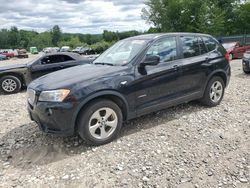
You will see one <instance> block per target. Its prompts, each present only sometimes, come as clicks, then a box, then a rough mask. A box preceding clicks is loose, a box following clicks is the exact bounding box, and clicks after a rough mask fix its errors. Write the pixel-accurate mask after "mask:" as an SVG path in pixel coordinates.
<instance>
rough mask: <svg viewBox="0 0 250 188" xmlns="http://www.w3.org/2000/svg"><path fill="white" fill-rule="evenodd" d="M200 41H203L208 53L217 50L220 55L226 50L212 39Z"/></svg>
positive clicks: (204, 38)
mask: <svg viewBox="0 0 250 188" xmlns="http://www.w3.org/2000/svg"><path fill="white" fill-rule="evenodd" d="M202 40H203V41H204V43H205V45H206V47H207V49H208V51H209V52H211V51H214V50H218V51H219V52H221V53H222V54H225V53H226V50H225V49H224V48H223V47H222V45H221V44H220V43H219V42H217V41H216V40H215V39H213V38H212V37H202Z"/></svg>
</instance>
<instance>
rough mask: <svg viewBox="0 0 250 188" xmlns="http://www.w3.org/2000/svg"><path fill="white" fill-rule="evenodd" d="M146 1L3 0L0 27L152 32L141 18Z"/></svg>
mask: <svg viewBox="0 0 250 188" xmlns="http://www.w3.org/2000/svg"><path fill="white" fill-rule="evenodd" d="M143 2H144V0H0V3H1V4H0V28H10V26H17V27H18V28H19V29H27V30H35V31H38V32H42V31H46V30H48V29H51V28H52V27H53V26H54V25H56V24H57V25H59V26H60V27H61V29H62V30H63V32H70V33H92V34H94V33H95V34H96V33H102V32H103V30H105V29H106V30H112V31H117V30H118V31H127V30H139V31H144V30H146V29H148V27H149V26H148V25H147V24H146V23H145V20H142V19H141V9H142V8H143V7H145V5H144V3H143Z"/></svg>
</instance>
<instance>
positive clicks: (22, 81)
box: [0, 72, 25, 86]
mask: <svg viewBox="0 0 250 188" xmlns="http://www.w3.org/2000/svg"><path fill="white" fill-rule="evenodd" d="M4 76H15V77H17V78H19V79H20V81H21V85H22V86H24V85H25V79H24V76H23V75H22V74H20V73H17V72H4V73H2V74H0V79H2V78H3V77H4Z"/></svg>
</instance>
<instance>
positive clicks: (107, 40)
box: [0, 25, 140, 52]
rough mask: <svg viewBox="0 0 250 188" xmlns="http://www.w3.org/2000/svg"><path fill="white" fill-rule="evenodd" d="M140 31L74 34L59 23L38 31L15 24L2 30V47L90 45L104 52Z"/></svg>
mask: <svg viewBox="0 0 250 188" xmlns="http://www.w3.org/2000/svg"><path fill="white" fill-rule="evenodd" d="M139 34H140V32H138V31H127V32H111V31H107V30H105V31H104V32H103V33H102V34H96V35H91V34H72V33H63V32H62V31H61V29H60V27H59V26H58V25H55V26H54V27H53V28H52V29H51V30H49V31H45V32H41V33H38V32H36V31H26V30H22V29H20V30H19V29H18V28H17V27H15V26H13V27H11V28H10V29H1V30H0V49H19V48H24V49H28V48H29V47H32V46H36V47H37V48H38V49H39V50H42V49H43V48H45V47H62V46H70V47H71V48H72V49H73V48H76V47H78V46H83V47H89V48H92V49H94V50H95V51H96V52H102V51H104V50H105V49H107V48H108V47H109V46H111V45H112V44H113V43H114V42H115V41H118V40H121V39H125V38H127V37H131V36H135V35H139Z"/></svg>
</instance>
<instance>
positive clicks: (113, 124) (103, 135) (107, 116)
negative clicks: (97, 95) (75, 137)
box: [78, 99, 123, 145]
mask: <svg viewBox="0 0 250 188" xmlns="http://www.w3.org/2000/svg"><path fill="white" fill-rule="evenodd" d="M122 117H123V116H122V112H121V109H120V108H119V106H118V105H117V104H115V103H114V102H112V101H110V100H105V99H102V100H97V101H94V102H92V103H91V104H89V105H88V107H87V108H86V110H84V111H82V112H81V114H80V118H79V121H78V133H79V135H80V136H81V138H82V139H84V140H85V141H86V142H87V143H88V144H90V145H102V144H106V143H109V142H111V141H112V140H114V139H115V138H116V137H117V135H118V134H119V132H120V129H121V127H122V121H123V119H122Z"/></svg>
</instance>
